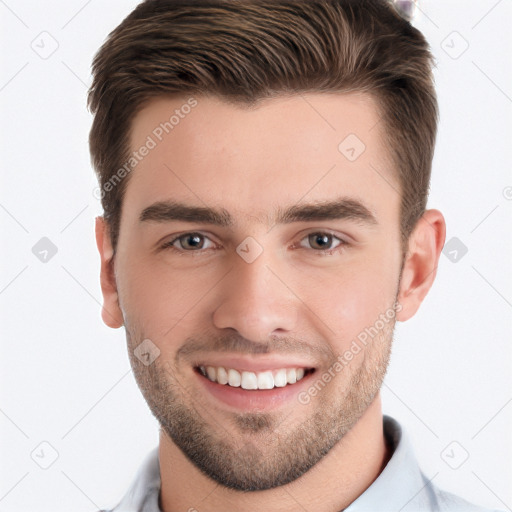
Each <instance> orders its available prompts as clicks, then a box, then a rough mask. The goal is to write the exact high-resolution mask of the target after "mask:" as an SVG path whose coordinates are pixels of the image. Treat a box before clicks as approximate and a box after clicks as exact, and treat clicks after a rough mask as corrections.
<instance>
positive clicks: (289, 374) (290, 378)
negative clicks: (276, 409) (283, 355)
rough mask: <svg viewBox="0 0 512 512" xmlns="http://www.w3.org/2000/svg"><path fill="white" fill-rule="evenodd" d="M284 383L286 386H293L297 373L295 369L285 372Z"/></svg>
mask: <svg viewBox="0 0 512 512" xmlns="http://www.w3.org/2000/svg"><path fill="white" fill-rule="evenodd" d="M286 381H287V382H288V384H295V383H296V382H297V372H296V371H295V368H288V369H287V370H286Z"/></svg>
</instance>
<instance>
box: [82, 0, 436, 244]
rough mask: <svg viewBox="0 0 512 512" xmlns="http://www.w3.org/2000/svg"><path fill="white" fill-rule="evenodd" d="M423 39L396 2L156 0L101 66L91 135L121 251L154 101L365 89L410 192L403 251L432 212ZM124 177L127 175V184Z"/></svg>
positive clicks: (97, 61) (432, 102)
mask: <svg viewBox="0 0 512 512" xmlns="http://www.w3.org/2000/svg"><path fill="white" fill-rule="evenodd" d="M432 61H433V59H432V55H431V53H430V50H429V47H428V44H427V42H426V40H425V38H424V36H423V35H422V34H421V32H419V31H418V30H417V29H415V28H414V27H413V26H412V25H411V24H410V23H409V22H408V21H406V20H405V19H403V18H402V17H400V16H399V15H398V13H397V12H396V11H395V10H394V8H393V7H392V5H391V4H390V3H389V2H388V1H386V0H364V1H362V0H304V1H301V0H146V1H144V2H142V3H141V4H139V5H138V6H137V7H136V8H135V9H134V10H133V12H132V13H131V14H129V15H128V16H127V17H126V18H125V19H124V20H123V22H122V23H121V24H120V25H119V26H118V27H117V28H115V29H114V30H113V31H112V32H111V33H110V34H109V36H108V38H107V40H106V41H105V43H104V44H103V45H102V47H101V48H100V50H99V51H98V53H97V54H96V55H95V57H94V61H93V65H92V74H93V82H92V85H91V88H90V90H89V96H88V106H89V109H90V111H91V112H92V113H93V114H94V121H93V124H92V127H91V131H90V136H89V145H90V152H91V161H92V163H93V166H94V168H95V171H96V174H97V176H98V181H99V185H100V187H101V188H100V190H101V200H102V206H103V209H104V217H105V220H106V221H107V223H108V225H109V230H110V235H111V239H112V245H113V247H114V252H115V249H116V245H117V240H118V235H119V228H120V218H121V209H122V199H123V195H124V191H125V189H126V184H127V181H128V179H129V177H130V176H129V174H128V175H126V177H124V178H123V180H122V181H120V182H119V184H118V186H113V187H112V186H110V187H106V186H105V185H106V184H108V183H111V181H109V180H112V177H113V176H114V175H115V174H116V172H117V171H118V170H119V168H120V167H121V166H122V165H123V163H124V162H126V161H128V159H129V156H128V155H129V152H130V148H129V143H130V130H131V122H132V120H133V118H134V116H135V115H136V113H137V112H138V111H140V109H141V108H142V107H143V106H144V105H145V103H147V101H148V100H150V99H152V98H155V97H159V96H160V97H161V96H165V95H170V94H175V93H189V94H197V95H200V94H209V95H212V94H213V95H217V96H219V97H221V98H223V99H225V100H226V101H229V102H232V103H235V104H240V105H253V104H255V103H256V102H258V101H259V100H262V99H265V98H271V97H277V96H278V95H279V94H287V95H289V94H294V93H295V94H299V93H305V92H350V91H362V92H367V93H369V94H372V95H373V96H374V97H375V98H376V99H377V102H378V105H379V108H380V115H381V118H382V122H383V123H384V124H383V126H384V128H385V130H384V131H385V136H386V142H387V144H388V146H389V147H390V150H391V155H392V157H393V161H394V163H395V166H396V170H397V175H398V178H399V182H400V185H401V189H402V190H401V195H402V199H401V226H400V228H401V236H402V249H404V248H405V247H406V244H407V240H408V238H409V235H410V233H411V231H412V229H413V228H414V226H415V224H416V222H417V221H418V219H419V218H420V217H421V215H422V214H423V212H424V211H425V208H426V203H427V197H428V192H429V186H430V185H429V184H430V173H431V166H432V158H433V153H434V146H435V138H436V131H437V119H438V106H437V99H436V94H435V89H434V85H433V77H432V63H433V62H432ZM124 174H126V173H123V176H124Z"/></svg>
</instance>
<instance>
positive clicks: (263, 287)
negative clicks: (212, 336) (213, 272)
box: [213, 251, 298, 342]
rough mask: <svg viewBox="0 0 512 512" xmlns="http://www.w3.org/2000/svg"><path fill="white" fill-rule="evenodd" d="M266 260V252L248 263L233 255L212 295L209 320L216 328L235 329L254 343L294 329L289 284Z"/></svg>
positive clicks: (294, 305) (293, 300)
mask: <svg viewBox="0 0 512 512" xmlns="http://www.w3.org/2000/svg"><path fill="white" fill-rule="evenodd" d="M270 260H271V258H270V257H267V253H266V251H264V252H263V253H262V254H261V255H260V256H259V257H258V258H257V259H256V260H255V261H253V262H252V263H247V262H246V261H244V260H243V259H242V258H240V257H238V255H236V256H235V258H234V267H233V268H232V270H231V271H230V272H229V273H228V274H227V276H226V277H225V278H224V279H223V280H222V281H221V283H220V289H219V295H217V296H216V304H217V305H218V306H217V308H216V309H215V311H214V313H213V323H214V325H215V326H216V327H217V328H218V329H228V328H231V329H235V330H236V331H237V332H238V333H239V334H240V335H241V336H243V337H244V338H246V339H249V340H252V341H255V342H265V341H267V340H268V338H269V336H271V335H277V334H281V335H283V334H285V333H286V332H289V331H293V330H294V329H295V327H296V324H297V316H298V312H297V307H298V306H297V298H296V297H295V296H294V294H293V292H292V291H291V289H293V287H292V286H291V285H292V283H288V282H287V280H288V281H290V278H288V279H287V278H286V277H285V276H284V272H282V271H281V272H279V271H278V270H276V269H275V268H278V267H277V266H276V264H275V263H272V262H271V261H270ZM274 262H275V260H274ZM274 267H275V268H274ZM280 274H281V275H280ZM219 297H220V299H219Z"/></svg>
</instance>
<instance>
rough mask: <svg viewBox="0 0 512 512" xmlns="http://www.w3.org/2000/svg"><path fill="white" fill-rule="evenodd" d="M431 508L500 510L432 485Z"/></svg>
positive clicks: (468, 511) (451, 511)
mask: <svg viewBox="0 0 512 512" xmlns="http://www.w3.org/2000/svg"><path fill="white" fill-rule="evenodd" d="M431 499H432V501H433V502H434V503H433V505H434V506H433V510H437V511H439V512H502V511H500V510H497V509H490V508H486V507H482V506H480V505H476V504H474V503H471V502H469V501H467V500H465V499H464V498H461V497H460V496H457V495H456V494H453V493H451V492H448V491H445V490H443V489H440V488H438V487H435V486H432V496H431Z"/></svg>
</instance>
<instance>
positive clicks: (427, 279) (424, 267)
mask: <svg viewBox="0 0 512 512" xmlns="http://www.w3.org/2000/svg"><path fill="white" fill-rule="evenodd" d="M445 238H446V222H445V220H444V217H443V214H442V213H441V212H440V211H439V210H426V211H425V213H424V214H423V215H422V216H421V217H420V219H419V220H418V222H417V223H416V226H415V227H414V230H413V231H412V233H411V235H410V237H409V244H408V251H407V255H406V256H405V261H404V265H403V269H402V278H401V281H400V288H399V292H398V302H399V303H400V304H401V306H402V308H401V310H400V311H399V312H397V315H396V318H397V320H399V321H401V322H405V321H406V320H409V318H411V317H412V316H414V314H415V313H416V311H418V308H419V307H420V304H421V303H422V302H423V299H424V298H425V296H426V295H427V293H428V291H429V290H430V287H431V286H432V284H433V283H434V279H435V277H436V274H437V265H438V263H439V256H440V255H441V251H442V249H443V246H444V242H445Z"/></svg>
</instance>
